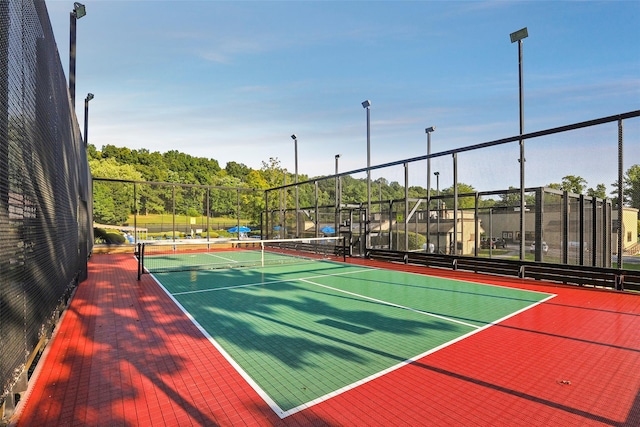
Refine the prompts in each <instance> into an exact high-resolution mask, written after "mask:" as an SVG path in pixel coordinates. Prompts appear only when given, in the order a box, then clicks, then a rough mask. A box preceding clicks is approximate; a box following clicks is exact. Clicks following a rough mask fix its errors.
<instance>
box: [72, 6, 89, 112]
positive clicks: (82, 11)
mask: <svg viewBox="0 0 640 427" xmlns="http://www.w3.org/2000/svg"><path fill="white" fill-rule="evenodd" d="M86 14H87V9H86V8H85V6H84V5H83V4H82V3H78V2H75V3H74V4H73V10H72V11H71V14H70V15H69V94H70V95H71V106H72V108H73V109H74V110H75V108H76V21H77V20H78V19H80V18H82V17H83V16H85V15H86Z"/></svg>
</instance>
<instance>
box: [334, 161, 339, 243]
mask: <svg viewBox="0 0 640 427" xmlns="http://www.w3.org/2000/svg"><path fill="white" fill-rule="evenodd" d="M335 159H336V195H335V199H336V221H335V231H336V233H335V235H336V236H337V235H338V227H339V226H340V178H339V177H338V160H339V159H340V154H336V155H335Z"/></svg>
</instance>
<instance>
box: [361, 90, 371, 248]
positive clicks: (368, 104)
mask: <svg viewBox="0 0 640 427" xmlns="http://www.w3.org/2000/svg"><path fill="white" fill-rule="evenodd" d="M362 108H364V109H365V110H367V218H366V225H365V234H366V239H365V241H366V244H365V245H366V246H365V251H366V249H367V248H369V247H371V235H370V234H369V227H370V223H371V101H369V100H368V99H367V100H366V101H363V102H362Z"/></svg>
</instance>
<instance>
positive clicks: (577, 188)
mask: <svg viewBox="0 0 640 427" xmlns="http://www.w3.org/2000/svg"><path fill="white" fill-rule="evenodd" d="M586 186H587V181H586V180H585V179H584V178H583V177H581V176H574V175H567V176H564V177H562V184H561V186H560V189H561V190H563V191H569V192H571V193H575V194H583V193H584V189H585V187H586Z"/></svg>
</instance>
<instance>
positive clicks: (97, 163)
mask: <svg viewBox="0 0 640 427" xmlns="http://www.w3.org/2000/svg"><path fill="white" fill-rule="evenodd" d="M87 155H88V158H89V166H90V169H91V174H92V176H93V177H94V178H107V179H115V180H123V181H145V182H158V183H176V184H191V185H195V186H200V185H202V186H215V187H217V188H219V189H220V190H219V191H215V192H212V193H211V195H210V200H209V202H210V206H208V210H209V216H211V217H216V216H220V217H224V216H227V217H231V218H236V217H237V210H238V205H241V206H242V208H241V217H242V219H244V220H246V221H247V222H249V223H252V224H258V223H259V221H260V214H261V213H262V212H264V210H265V206H264V204H265V198H264V195H263V192H262V191H261V190H265V189H268V188H273V187H278V186H282V185H284V184H287V183H288V184H291V183H293V182H294V178H295V177H294V174H293V173H291V172H289V171H288V170H287V169H285V168H283V167H282V165H281V163H280V161H279V160H278V159H277V158H270V159H269V161H267V162H264V161H263V162H262V167H261V168H260V169H259V170H254V169H252V168H250V167H248V166H246V165H244V164H242V163H238V162H229V163H227V164H226V166H225V167H224V168H221V167H220V164H219V163H218V161H217V160H214V159H206V158H203V157H194V156H191V155H189V154H185V153H181V152H179V151H177V150H172V151H168V152H166V153H159V152H157V151H155V152H151V151H149V150H147V149H139V150H131V149H129V148H125V147H116V146H113V145H106V146H103V147H102V151H98V150H97V149H96V147H95V146H93V145H91V144H89V145H88V147H87ZM298 179H299V181H300V182H302V181H308V180H309V179H310V177H309V176H307V175H304V174H300V175H299V177H298ZM341 181H342V182H341V185H342V193H341V196H342V202H343V203H344V204H351V203H353V204H358V203H362V202H365V201H366V195H367V183H366V179H356V178H353V177H351V176H344V177H343V178H342V180H341ZM99 184H100V185H94V219H95V221H96V222H98V223H102V224H112V225H121V224H123V223H125V222H127V219H128V217H129V215H130V214H131V213H132V212H133V206H132V200H133V198H134V194H133V191H134V190H133V186H132V185H128V186H127V185H123V184H120V183H109V182H99ZM624 186H625V205H626V206H631V207H635V208H640V165H633V166H632V167H631V168H629V169H628V170H627V172H626V174H625V180H624ZM372 187H373V188H375V190H376V191H375V193H376V194H375V195H376V197H375V200H378V199H381V200H398V199H404V186H403V184H401V183H398V182H388V181H387V180H386V179H384V178H378V179H376V180H374V181H372ZM548 187H550V188H555V189H558V190H565V191H570V192H573V193H576V194H585V195H589V196H595V197H599V198H605V197H607V194H606V186H605V185H604V184H598V185H597V186H595V187H594V188H587V182H586V181H585V180H584V179H583V178H582V177H579V176H573V175H567V176H565V177H564V178H563V179H562V182H561V183H550V184H548ZM611 188H612V191H611V193H610V197H612V199H613V201H614V203H617V199H616V188H617V183H613V184H611ZM224 189H228V190H224ZM235 189H244V190H246V191H240V192H239V191H237V190H235ZM251 190H258V191H251ZM453 190H454V189H453V187H450V188H445V189H442V190H441V191H440V194H441V195H442V196H444V197H445V198H444V199H443V203H444V204H445V205H446V206H449V207H452V206H453V194H454V191H453ZM511 190H513V189H511ZM168 191H170V190H169V188H168V187H167V186H159V185H158V186H154V185H146V186H144V187H141V189H140V190H139V191H138V194H136V205H137V209H138V212H139V213H140V214H141V215H151V214H171V213H172V212H173V211H174V209H175V213H176V214H179V215H186V216H192V217H195V216H199V215H203V214H205V213H206V211H207V206H206V203H205V194H204V192H203V190H202V189H201V188H198V187H185V188H181V191H178V192H177V193H176V194H175V195H171V194H167V192H168ZM408 192H409V197H410V198H414V199H418V198H424V197H425V196H426V189H424V188H423V187H420V186H412V187H410V188H409V191H408ZM474 192H475V190H474V188H473V186H471V185H468V184H464V183H458V194H470V193H474ZM334 193H335V181H333V180H322V181H318V202H319V205H321V206H322V205H332V204H333V199H334ZM433 196H435V191H434V190H433V189H432V197H433ZM298 198H299V205H300V207H311V206H314V205H315V187H314V186H313V185H303V186H300V188H299V191H298ZM518 198H519V194H517V193H515V192H511V193H505V194H504V195H502V196H501V197H500V198H499V199H486V200H482V199H481V200H480V207H492V206H516V205H517V204H519V202H518ZM238 199H240V200H238ZM474 200H475V199H474V198H473V197H461V198H460V199H459V200H458V206H459V207H460V208H470V207H473V204H474V203H475V202H474ZM173 203H175V206H173ZM269 203H270V205H272V206H270V209H277V208H278V205H279V204H281V206H282V205H284V206H288V207H289V208H291V207H293V206H294V205H295V200H294V191H293V190H291V191H288V192H287V195H286V198H285V199H284V200H282V199H280V200H273V198H272V199H271V200H269ZM533 203H534V201H533V200H527V204H533Z"/></svg>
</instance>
